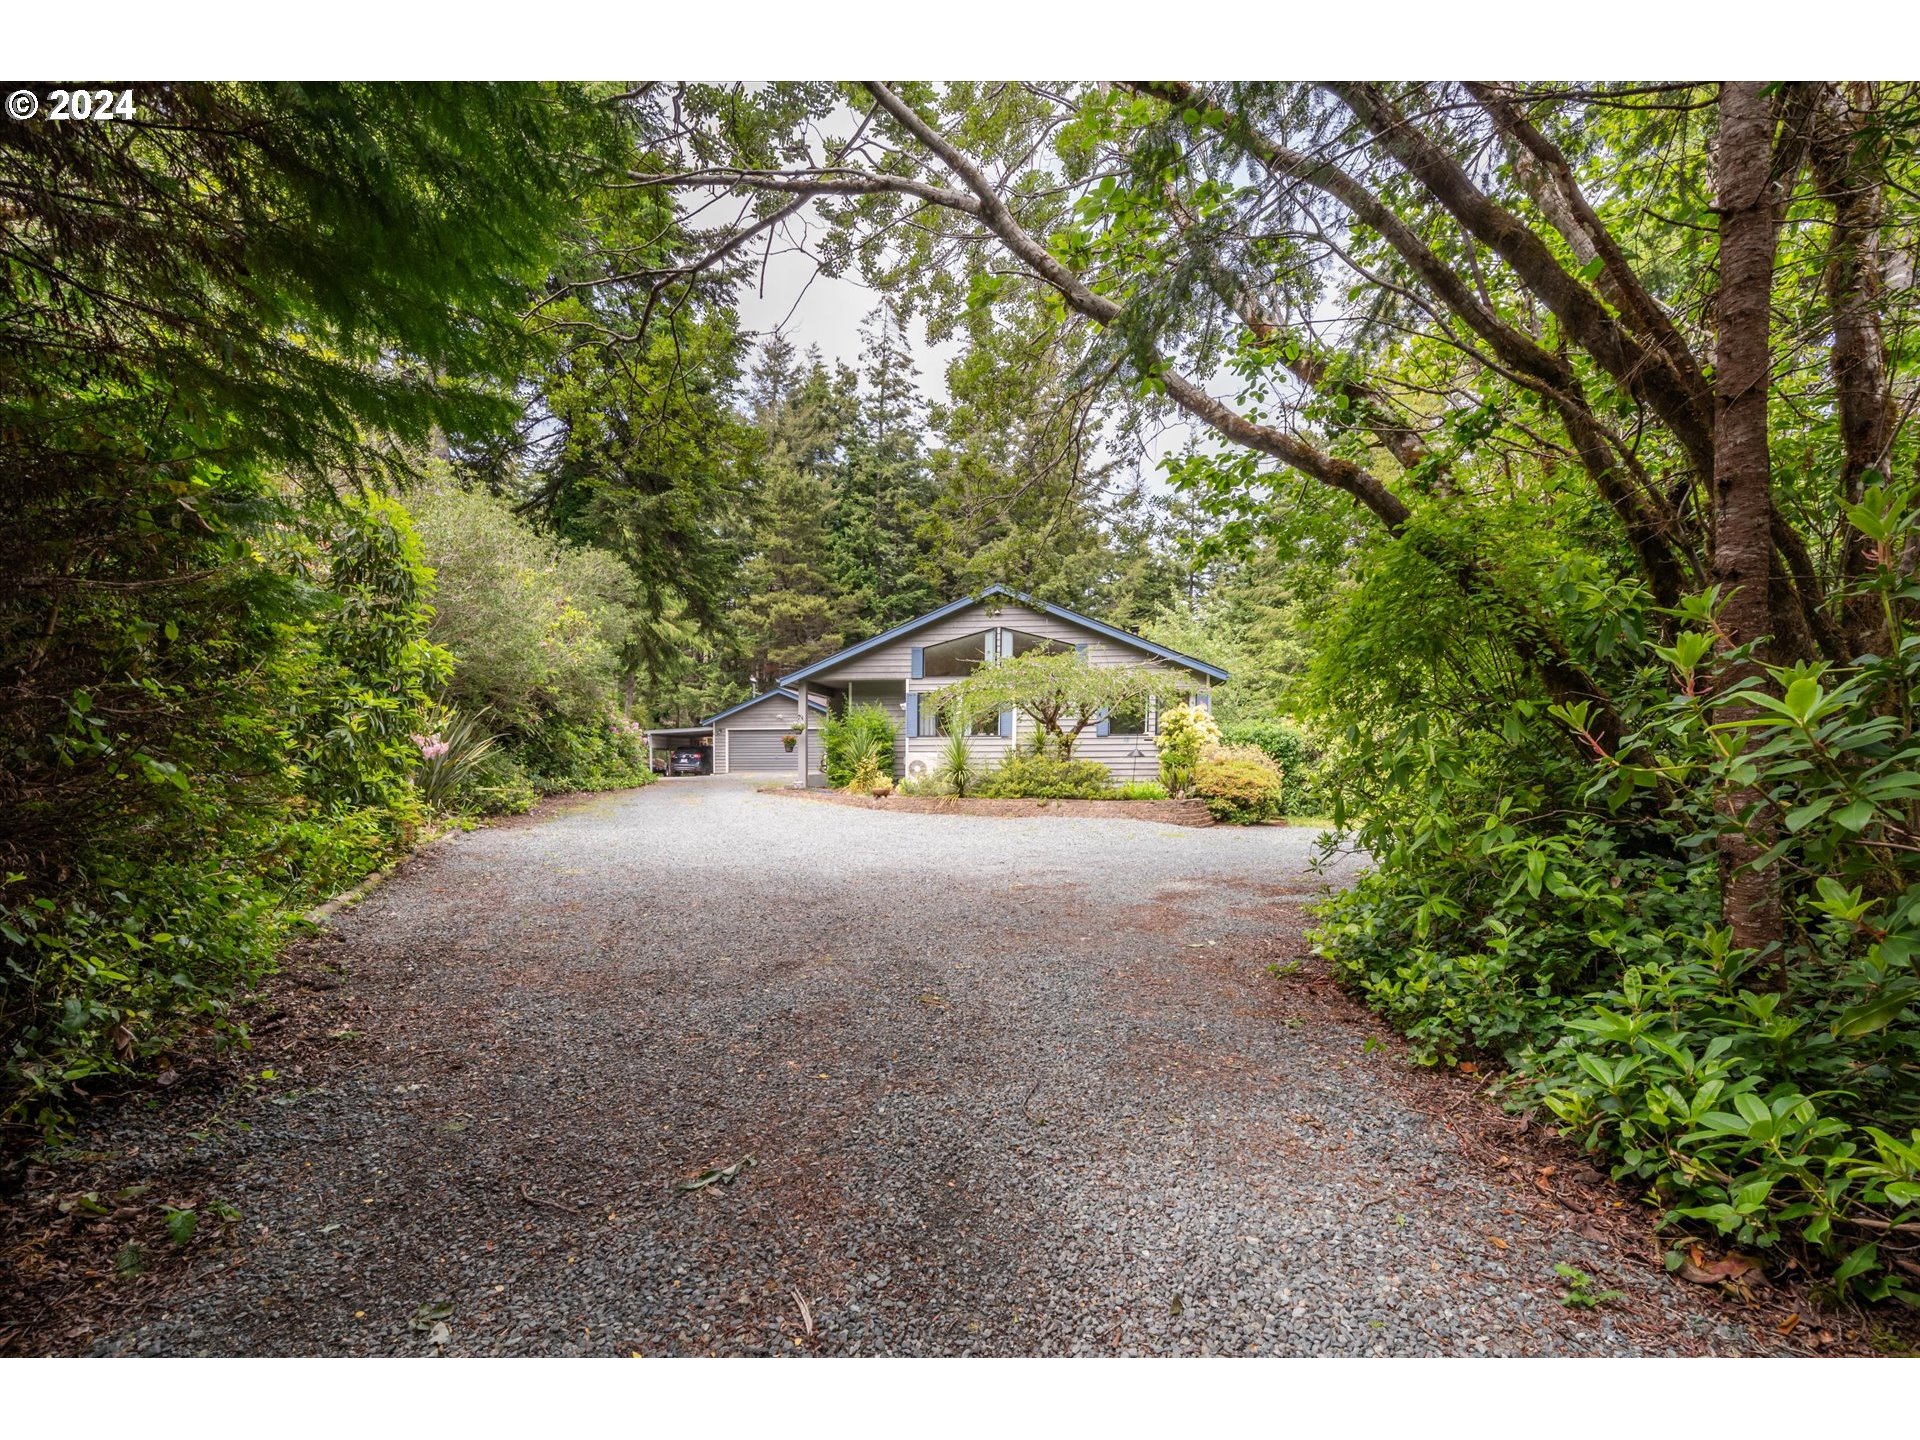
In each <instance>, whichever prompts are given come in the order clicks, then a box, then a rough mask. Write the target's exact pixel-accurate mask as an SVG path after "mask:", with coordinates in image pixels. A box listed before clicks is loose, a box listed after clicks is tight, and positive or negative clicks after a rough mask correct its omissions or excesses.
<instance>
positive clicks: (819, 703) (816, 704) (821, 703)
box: [701, 685, 827, 725]
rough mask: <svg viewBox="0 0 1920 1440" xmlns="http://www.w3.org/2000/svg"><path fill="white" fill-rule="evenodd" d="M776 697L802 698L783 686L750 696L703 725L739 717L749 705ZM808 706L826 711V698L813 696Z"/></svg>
mask: <svg viewBox="0 0 1920 1440" xmlns="http://www.w3.org/2000/svg"><path fill="white" fill-rule="evenodd" d="M776 695H784V696H785V697H786V698H787V699H789V700H798V699H799V698H800V696H799V694H798V693H797V692H796V691H793V690H789V689H787V687H786V686H784V685H782V686H780V687H779V688H778V689H776V690H769V691H767V692H766V693H765V694H764V695H752V696H749V697H748V698H747V699H745V700H742V701H741V702H740V703H739V704H738V705H729V706H728V707H727V708H726V709H725V710H722V711H721V712H720V713H719V714H718V715H709V716H708V717H707V718H706V719H705V720H703V721H702V722H701V723H702V724H703V725H716V724H718V723H719V722H720V721H722V720H724V719H726V718H727V716H729V715H738V714H739V713H740V712H741V711H742V710H745V709H746V708H747V707H748V706H749V705H758V704H759V703H760V702H761V701H762V700H771V699H773V698H774V697H775V696H776ZM807 705H808V708H810V709H813V710H824V709H826V708H827V702H826V699H825V698H824V697H822V698H820V699H818V700H816V699H814V697H813V696H811V695H809V696H808V697H807ZM799 723H800V722H799V721H797V720H796V721H794V724H796V725H797V724H799Z"/></svg>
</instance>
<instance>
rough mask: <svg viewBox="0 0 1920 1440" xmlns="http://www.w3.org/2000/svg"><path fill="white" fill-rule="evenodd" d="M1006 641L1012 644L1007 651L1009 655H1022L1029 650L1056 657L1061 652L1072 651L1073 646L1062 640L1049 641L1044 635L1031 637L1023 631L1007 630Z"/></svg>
mask: <svg viewBox="0 0 1920 1440" xmlns="http://www.w3.org/2000/svg"><path fill="white" fill-rule="evenodd" d="M1007 639H1008V640H1009V641H1011V642H1012V648H1011V649H1010V650H1009V651H1008V653H1009V654H1010V655H1024V654H1026V653H1027V652H1028V651H1029V650H1038V651H1040V652H1041V653H1042V654H1046V655H1058V654H1059V653H1060V652H1061V651H1063V650H1071V649H1073V646H1071V645H1069V644H1067V642H1066V641H1064V640H1049V639H1048V638H1047V637H1046V636H1044V635H1033V634H1030V633H1028V632H1027V631H1025V630H1009V631H1008V632H1007Z"/></svg>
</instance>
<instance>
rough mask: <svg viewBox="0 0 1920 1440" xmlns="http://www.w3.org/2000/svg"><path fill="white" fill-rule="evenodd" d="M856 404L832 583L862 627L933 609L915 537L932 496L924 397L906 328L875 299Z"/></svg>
mask: <svg viewBox="0 0 1920 1440" xmlns="http://www.w3.org/2000/svg"><path fill="white" fill-rule="evenodd" d="M861 335H862V338H863V340H864V344H863V345H862V348H861V357H860V358H861V364H862V369H861V380H862V382H863V386H862V392H861V395H860V409H859V416H858V419H857V422H856V423H855V425H854V427H853V429H852V432H851V434H850V435H849V436H848V443H847V451H846V462H845V465H844V467H843V468H842V470H841V473H840V477H839V484H838V486H837V488H836V492H835V497H834V509H833V563H834V580H835V582H836V584H837V586H838V588H839V590H840V592H841V593H842V594H843V595H845V596H846V597H847V598H848V600H849V601H850V602H851V606H852V612H851V613H852V616H853V617H854V618H855V620H856V621H857V628H859V629H860V630H862V631H865V632H872V631H876V630H881V629H884V628H886V627H887V626H889V625H897V624H899V623H900V622H901V621H902V620H908V619H911V618H912V617H913V616H915V615H918V614H921V613H923V612H924V611H926V610H929V609H931V608H933V606H934V605H936V604H938V603H939V600H940V598H941V597H940V595H939V593H938V591H937V589H936V586H935V575H934V572H933V567H932V566H931V564H930V563H928V558H927V555H926V553H925V551H924V550H923V548H922V547H921V545H920V544H919V542H918V541H917V540H916V538H915V532H916V531H917V530H918V528H919V525H920V522H921V520H922V518H923V517H924V516H925V515H926V513H927V510H928V507H929V506H930V505H931V504H932V501H933V483H932V480H931V478H930V477H929V475H928V472H927V459H926V403H925V401H924V400H923V399H922V398H921V395H920V390H919V385H918V375H917V374H916V371H915V368H914V364H913V355H912V352H911V350H910V348H909V344H908V340H907V333H906V326H905V324H904V323H903V322H902V320H901V318H900V316H899V315H898V314H897V313H896V312H894V311H893V310H891V309H889V308H887V307H885V306H882V307H880V308H877V309H876V310H874V312H873V313H872V314H870V315H869V316H868V317H867V319H866V322H865V323H864V324H863V325H862V326H861Z"/></svg>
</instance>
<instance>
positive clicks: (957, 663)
mask: <svg viewBox="0 0 1920 1440" xmlns="http://www.w3.org/2000/svg"><path fill="white" fill-rule="evenodd" d="M992 633H993V632H992V631H990V630H981V631H978V632H976V633H975V634H972V635H962V636H961V637H960V638H959V639H958V640H943V641H941V642H940V643H939V644H938V645H929V646H927V647H926V648H925V649H924V650H923V651H922V652H921V654H922V656H923V660H922V668H921V674H922V675H924V676H925V677H926V678H927V679H929V680H959V679H963V678H964V677H966V676H968V675H971V674H972V673H973V672H974V671H976V670H978V669H979V668H980V667H981V666H982V665H984V664H985V663H986V660H987V637H988V636H989V635H991V634H992Z"/></svg>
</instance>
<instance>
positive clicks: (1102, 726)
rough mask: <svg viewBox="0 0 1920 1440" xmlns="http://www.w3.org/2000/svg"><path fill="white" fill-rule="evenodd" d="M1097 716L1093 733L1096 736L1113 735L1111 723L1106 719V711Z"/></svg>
mask: <svg viewBox="0 0 1920 1440" xmlns="http://www.w3.org/2000/svg"><path fill="white" fill-rule="evenodd" d="M1099 714H1100V718H1099V722H1098V723H1097V724H1096V725H1095V726H1094V727H1093V733H1094V734H1096V735H1111V734H1112V733H1113V721H1111V720H1109V719H1108V718H1107V712H1106V711H1104V710H1102V711H1100V712H1099Z"/></svg>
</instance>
